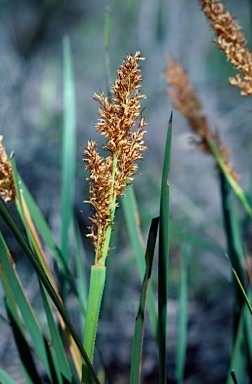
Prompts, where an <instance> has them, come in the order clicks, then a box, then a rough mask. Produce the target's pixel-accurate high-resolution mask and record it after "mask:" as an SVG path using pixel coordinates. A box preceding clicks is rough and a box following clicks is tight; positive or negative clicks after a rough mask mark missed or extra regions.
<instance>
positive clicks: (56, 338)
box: [40, 285, 72, 383]
mask: <svg viewBox="0 0 252 384" xmlns="http://www.w3.org/2000/svg"><path fill="white" fill-rule="evenodd" d="M40 291H41V295H42V299H43V303H44V308H45V312H46V317H47V320H48V325H49V329H50V334H51V338H52V344H53V347H54V349H55V353H56V359H57V363H58V367H59V371H60V374H61V376H62V378H61V382H64V383H71V382H72V374H71V371H70V368H69V364H68V361H67V358H66V353H65V350H64V347H63V344H62V340H61V337H60V334H59V330H58V327H57V325H56V323H55V320H54V317H53V313H52V309H51V307H50V305H49V302H48V298H47V296H46V293H45V289H44V287H43V286H42V285H40ZM62 379H64V380H62Z"/></svg>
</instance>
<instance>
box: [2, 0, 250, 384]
mask: <svg viewBox="0 0 252 384" xmlns="http://www.w3.org/2000/svg"><path fill="white" fill-rule="evenodd" d="M225 5H226V6H227V8H228V10H229V11H230V12H231V13H232V15H234V16H235V17H236V19H237V20H238V21H239V23H240V25H241V26H242V29H243V32H244V33H245V35H246V37H247V40H248V42H250V41H251V36H252V29H251V28H252V27H251V25H252V24H251V21H252V2H251V1H249V0H242V1H241V2H238V1H235V0H226V1H225ZM105 12H109V13H110V14H111V18H112V25H111V39H110V47H109V52H110V71H111V81H112V83H113V82H114V80H115V78H116V70H117V68H118V67H119V66H120V65H121V63H122V60H123V58H125V57H126V55H127V54H128V53H133V54H134V53H135V52H136V51H140V52H141V55H142V56H143V57H145V58H146V60H145V61H144V62H143V63H142V72H143V78H144V79H143V87H142V90H143V93H144V94H146V95H147V99H146V100H144V103H143V104H144V107H146V109H145V111H144V115H145V118H146V120H147V122H148V126H147V131H148V133H147V146H148V152H147V153H146V154H145V156H144V160H143V161H141V162H140V164H139V174H138V175H137V176H136V178H135V189H136V196H137V198H138V202H139V206H140V214H141V224H142V229H143V234H144V238H145V239H146V234H147V230H148V226H149V224H150V220H151V218H152V217H155V216H157V215H158V210H159V191H160V182H161V171H162V161H163V152H164V143H165V137H166V131H167V124H168V120H169V117H170V113H171V111H172V110H173V107H172V105H171V103H170V101H169V98H168V96H167V89H168V87H167V84H166V82H165V79H164V75H163V73H164V70H165V67H166V57H167V55H171V56H172V57H173V58H174V59H176V60H178V61H180V62H181V63H182V64H183V65H184V67H185V68H186V70H187V73H188V74H189V76H190V78H191V81H192V82H193V84H194V85H195V88H196V90H197V91H198V95H199V97H200V99H201V100H202V103H203V105H204V111H205V113H206V115H207V116H208V119H209V122H210V124H211V127H212V128H213V130H216V131H218V132H219V134H220V136H221V138H222V140H223V141H224V142H225V143H226V144H227V145H228V146H229V147H230V149H231V151H232V162H233V164H234V166H235V168H236V170H237V171H238V172H239V173H240V174H241V180H240V183H241V185H242V186H243V187H247V186H248V184H249V183H250V179H249V175H250V165H251V145H252V140H251V138H252V130H251V122H250V121H251V113H252V108H251V105H250V99H249V98H248V97H247V98H244V97H242V96H240V94H239V90H238V89H235V88H232V87H231V86H230V85H229V83H228V77H229V76H231V75H232V74H233V73H234V71H233V69H232V66H231V65H230V64H229V63H227V61H226V57H225V55H224V54H223V53H222V52H220V51H219V49H218V47H217V46H216V45H215V44H214V43H213V42H212V41H211V40H212V38H213V33H212V32H211V31H210V30H209V25H208V22H207V20H206V19H205V16H204V14H203V13H202V11H201V8H200V5H199V2H198V1H197V0H191V1H190V2H189V1H187V0H155V1H154V0H145V1H143V0H125V1H123V2H118V1H117V0H110V1H99V0H97V1H92V0H86V1H80V0H73V1H71V2H67V1H62V0H44V1H42V0H23V1H22V2H20V1H18V0H12V1H10V0H9V1H2V2H1V12H0V36H1V37H0V52H1V54H0V100H1V102H0V125H1V130H0V133H1V134H2V135H3V136H4V141H3V143H4V146H5V148H6V150H7V153H10V152H11V151H14V152H15V156H16V161H17V164H18V169H19V172H20V173H21V175H22V177H23V179H24V180H25V182H26V184H27V185H28V187H29V188H30V191H31V192H32V194H33V196H34V197H35V199H36V201H37V203H38V204H39V206H40V208H41V209H42V211H43V213H44V214H45V216H46V218H47V220H48V222H49V224H50V226H51V227H52V228H53V231H54V235H55V237H56V239H58V238H59V233H60V223H59V214H58V212H59V209H60V201H59V194H60V185H61V179H60V170H61V160H62V159H61V150H62V145H61V137H62V116H63V101H62V90H63V88H62V87H63V74H62V63H63V53H62V39H63V37H64V36H66V35H67V36H69V39H70V44H71V51H72V58H73V68H74V77H75V86H76V110H77V157H76V162H77V177H76V190H75V196H76V198H75V204H76V206H75V210H76V214H77V215H78V218H79V222H80V225H81V227H82V228H83V242H84V243H85V247H86V249H88V250H90V249H89V248H88V244H86V240H85V236H84V232H85V229H84V228H85V227H86V218H85V215H82V214H80V211H81V210H82V211H85V210H86V209H87V207H85V205H84V204H83V200H85V199H86V197H87V190H88V186H87V182H86V181H85V179H84V178H85V171H84V168H83V162H82V154H83V150H84V148H83V146H85V145H86V144H87V141H88V139H94V140H95V139H97V140H98V143H99V144H102V140H101V138H100V137H99V136H98V134H97V132H96V130H95V128H94V125H95V124H96V122H97V110H98V104H97V102H96V101H94V100H93V99H92V95H93V93H94V92H99V91H101V90H103V91H104V92H106V91H107V88H106V73H105V44H104V22H105ZM249 46H251V44H250V43H249ZM191 136H192V134H191V132H190V130H189V127H188V125H187V122H186V121H185V120H184V119H183V118H182V117H181V116H179V115H178V113H177V112H176V111H174V114H173V142H172V163H171V175H170V185H171V218H172V224H171V226H172V228H171V230H172V235H171V255H170V257H171V260H170V270H171V272H170V297H171V300H170V304H169V320H168V361H167V365H168V372H169V375H170V377H171V378H172V377H173V373H174V372H173V371H174V355H175V345H176V316H177V294H178V293H177V286H178V281H179V262H180V256H181V252H182V246H183V244H184V243H185V242H186V241H187V240H188V239H190V243H191V247H192V255H191V260H190V285H189V335H188V356H187V366H186V380H185V383H202V382H203V380H204V383H213V382H214V383H221V382H223V380H224V377H225V374H226V370H227V364H228V358H229V343H230V337H231V332H232V330H231V322H232V294H231V293H230V294H228V292H229V290H230V277H231V275H230V268H229V265H228V264H227V261H226V259H225V257H224V251H225V238H224V233H223V231H222V227H221V225H222V215H221V206H220V200H219V184H218V175H217V172H216V169H215V166H214V161H213V160H212V159H211V158H209V157H207V156H205V155H203V154H202V153H200V152H199V151H198V150H197V149H196V148H195V146H194V145H193V144H192V142H191V140H190V138H191ZM122 216H123V215H122V213H121V212H120V210H119V212H118V222H119V223H120V225H119V229H118V234H117V238H118V239H119V240H120V242H122V243H123V244H125V246H124V247H123V248H122V250H121V253H120V259H119V258H118V257H117V259H116V260H114V269H115V268H116V270H117V271H118V272H117V273H116V274H115V271H114V272H113V273H114V276H115V280H114V283H113V286H112V287H111V286H110V288H109V289H110V295H111V297H112V298H113V305H112V307H113V309H111V310H110V313H109V315H108V317H109V321H110V322H109V323H107V322H106V319H104V324H103V325H104V326H103V327H101V331H100V332H101V334H103V333H104V334H106V338H107V341H106V354H105V355H106V359H107V364H108V366H109V367H113V372H114V378H113V381H112V382H113V383H124V382H125V383H126V382H128V379H127V372H128V371H127V370H128V366H129V363H130V353H131V342H132V334H133V327H134V319H135V315H136V310H137V302H138V299H139V287H140V285H139V284H140V283H139V280H138V277H137V272H133V273H132V265H133V263H134V256H133V255H132V254H131V251H130V246H129V244H128V243H129V240H128V237H127V235H126V234H125V224H124V222H123V217H122ZM115 253H117V252H115ZM121 255H122V256H121ZM114 256H118V254H117V255H114ZM112 257H113V255H111V258H112ZM16 258H17V262H19V261H20V256H19V255H18V254H17V255H16ZM90 260H91V258H90ZM111 263H112V262H111ZM20 268H21V267H20ZM23 274H24V276H26V273H25V270H24V271H23ZM122 276H123V278H121V277H122ZM153 279H154V283H155V275H154V277H153ZM29 283H30V282H29ZM27 284H28V283H27ZM115 284H118V286H115ZM28 288H29V289H30V290H31V291H32V285H31V284H30V285H29V287H28ZM229 296H230V298H229ZM129 297H130V298H133V299H132V300H133V304H131V303H130V302H129V300H128V302H127V298H129ZM227 297H228V298H229V299H227ZM125 298H126V304H125ZM108 324H110V325H108ZM111 324H112V325H111ZM106 327H107V328H106ZM0 328H2V329H3V330H4V334H5V336H4V337H2V336H1V342H0V365H1V366H3V367H4V368H8V366H9V362H8V361H9V360H8V359H7V357H6V356H7V355H8V353H7V352H8V351H9V352H10V351H11V355H12V356H13V353H14V352H13V351H12V350H11V346H10V344H9V340H10V339H11V334H10V331H9V330H8V328H7V327H6V325H5V324H4V321H3V322H2V323H1V319H0ZM0 332H1V335H2V334H3V333H2V331H0ZM8 332H9V333H8ZM118 333H120V335H121V337H122V340H123V342H121V343H120V345H118V346H117V347H115V343H116V340H117V335H118ZM8 348H9V349H10V350H9V349H8ZM155 354H156V352H155V344H154V341H153V340H152V337H151V333H150V331H149V330H148V327H147V330H146V343H145V350H144V363H143V370H144V382H146V383H148V382H150V383H151V382H152V383H154V382H155V379H154V378H155V377H156V376H155V374H156V369H157V362H156V355H155ZM12 369H13V364H12ZM111 369H112V368H111ZM125 372H126V374H125ZM11 374H12V375H15V372H12V373H11ZM125 377H126V378H125Z"/></svg>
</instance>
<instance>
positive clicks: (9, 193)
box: [0, 136, 17, 202]
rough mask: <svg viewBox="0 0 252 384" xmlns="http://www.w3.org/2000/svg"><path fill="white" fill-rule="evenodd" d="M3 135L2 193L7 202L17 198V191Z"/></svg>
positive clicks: (0, 152) (0, 155) (0, 149)
mask: <svg viewBox="0 0 252 384" xmlns="http://www.w3.org/2000/svg"><path fill="white" fill-rule="evenodd" d="M2 140H3V136H0V195H1V197H2V198H3V200H4V201H5V202H7V201H9V200H14V202H16V199H17V191H16V187H15V183H14V177H13V173H12V168H11V165H10V163H9V160H8V157H7V155H6V152H5V149H4V146H3V144H2Z"/></svg>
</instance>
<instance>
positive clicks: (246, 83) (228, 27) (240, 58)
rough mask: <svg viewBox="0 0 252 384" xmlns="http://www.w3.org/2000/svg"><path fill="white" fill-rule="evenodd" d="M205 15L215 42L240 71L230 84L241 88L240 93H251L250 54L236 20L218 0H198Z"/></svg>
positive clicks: (251, 58) (251, 57) (251, 72)
mask: <svg viewBox="0 0 252 384" xmlns="http://www.w3.org/2000/svg"><path fill="white" fill-rule="evenodd" d="M200 3H201V6H202V9H203V11H204V13H205V15H206V17H207V18H208V19H209V20H210V21H211V28H212V29H213V30H214V31H215V33H216V35H217V39H215V40H214V42H215V43H216V44H218V45H219V46H220V48H221V49H222V50H223V51H224V52H225V54H226V56H227V59H228V60H229V61H230V62H231V63H232V64H233V65H234V66H235V67H236V68H237V69H238V70H239V71H241V72H242V75H240V74H237V75H235V76H234V77H231V78H230V79H229V81H230V84H232V85H235V86H238V87H240V88H241V89H242V91H241V94H242V95H251V94H252V54H251V52H250V51H249V50H248V48H247V41H246V38H245V36H244V35H243V33H242V32H241V27H240V25H239V24H238V22H237V21H236V20H235V19H234V18H233V17H232V16H231V14H230V13H229V12H228V11H226V10H225V7H224V5H223V4H222V3H221V2H220V1H218V0H200Z"/></svg>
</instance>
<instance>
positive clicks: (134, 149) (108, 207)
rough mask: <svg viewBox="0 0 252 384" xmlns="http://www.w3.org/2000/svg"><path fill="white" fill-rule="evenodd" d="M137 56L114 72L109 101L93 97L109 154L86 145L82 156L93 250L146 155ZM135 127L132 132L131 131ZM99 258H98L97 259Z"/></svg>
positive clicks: (104, 98)
mask: <svg viewBox="0 0 252 384" xmlns="http://www.w3.org/2000/svg"><path fill="white" fill-rule="evenodd" d="M140 60H143V58H141V56H140V53H139V52H137V53H136V54H135V55H134V56H132V55H129V56H127V58H126V60H124V62H123V65H122V66H121V67H120V69H119V70H118V72H117V75H118V76H117V79H116V81H115V83H114V85H113V86H112V90H111V94H112V97H111V98H110V97H105V96H104V94H103V93H100V94H94V99H95V100H97V101H98V102H99V104H100V108H99V112H98V114H99V120H98V124H97V126H96V127H97V129H98V131H100V132H101V134H102V135H104V136H106V138H107V141H106V143H105V145H104V146H103V148H104V149H105V151H107V152H108V153H109V154H108V156H107V157H102V156H100V155H99V152H98V148H97V144H96V142H94V141H89V142H88V146H87V149H86V150H85V152H84V161H85V163H86V169H87V171H88V172H89V177H88V178H87V180H89V185H90V198H89V200H88V201H87V202H88V203H89V204H91V205H92V207H93V208H94V211H95V213H94V215H93V216H91V217H90V218H89V219H90V221H91V223H92V226H91V227H90V229H91V233H90V234H89V235H88V236H89V237H91V238H92V239H93V242H94V245H95V247H96V248H100V247H102V244H103V243H104V241H105V238H106V230H107V228H108V227H109V226H110V225H112V223H113V215H114V210H115V207H116V206H118V203H117V201H116V199H117V198H118V197H120V196H122V195H123V192H124V190H125V188H126V186H127V185H129V184H131V183H132V181H133V176H134V174H135V173H136V171H137V168H138V166H137V164H136V163H135V161H136V160H139V159H141V158H142V152H144V151H146V147H145V145H144V135H145V133H146V132H145V131H144V127H145V126H146V122H145V120H144V118H143V117H142V107H141V104H140V101H141V99H143V98H145V96H144V95H142V94H141V92H140V87H141V84H140V83H141V80H142V75H141V70H140V67H139V61H140ZM134 126H136V130H133V127H134ZM98 258H99V256H98Z"/></svg>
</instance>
